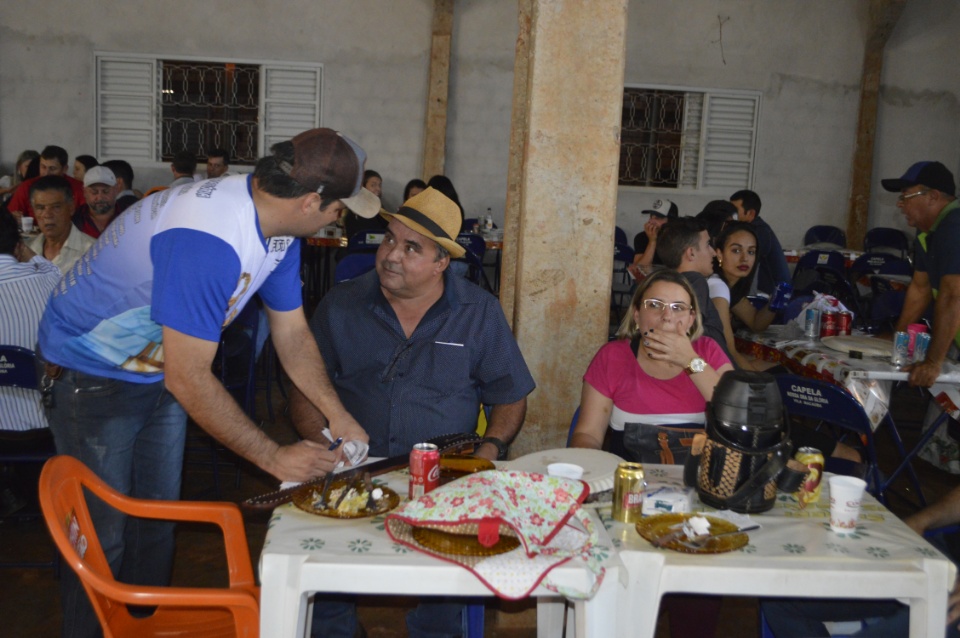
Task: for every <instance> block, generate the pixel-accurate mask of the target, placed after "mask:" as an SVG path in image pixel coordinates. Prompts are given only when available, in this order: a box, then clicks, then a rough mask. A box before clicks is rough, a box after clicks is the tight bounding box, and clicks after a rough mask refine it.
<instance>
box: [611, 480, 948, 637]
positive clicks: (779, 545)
mask: <svg viewBox="0 0 960 638" xmlns="http://www.w3.org/2000/svg"><path fill="white" fill-rule="evenodd" d="M681 471H682V468H681V467H679V466H658V465H647V466H646V475H647V481H648V482H651V483H653V482H658V483H666V484H676V485H679V484H681V482H682V481H681ZM698 508H699V509H704V510H706V511H708V512H709V511H710V508H705V507H702V508H701V507H699V506H698ZM829 510H830V505H829V488H828V486H827V485H824V487H823V492H822V494H821V498H820V502H819V503H817V504H815V505H811V506H808V507H807V509H806V510H800V509H799V507H798V506H797V503H796V501H795V500H794V499H793V497H792V496H788V495H783V494H781V495H780V498H779V499H778V501H777V503H776V505H775V506H774V508H773V510H771V511H769V512H764V513H762V514H754V515H752V516H751V518H753V519H754V520H755V521H756V522H758V523H760V524H761V525H762V529H760V530H757V531H753V532H750V533H749V537H750V542H749V544H748V545H747V546H746V547H744V548H742V549H740V550H737V551H734V552H729V553H726V554H711V555H692V554H681V553H679V552H675V551H671V550H665V549H655V548H654V547H653V546H652V545H651V544H650V543H648V542H647V541H646V540H644V539H643V538H642V537H640V535H639V534H638V533H637V532H636V530H635V529H634V527H633V526H632V525H626V524H623V523H616V522H612V521H609V520H605V523H606V525H607V526H608V531H609V533H610V536H611V537H612V538H613V541H614V545H616V546H617V547H618V550H619V553H620V560H621V561H622V563H623V565H624V567H625V569H626V573H627V587H626V589H625V590H623V591H622V594H621V600H620V603H619V605H618V610H619V614H620V622H619V627H618V628H619V631H618V634H617V635H619V636H631V637H633V638H636V637H640V638H643V637H650V638H652V636H653V635H654V633H655V629H656V622H657V611H658V608H659V605H660V599H661V598H662V597H663V596H664V594H668V593H703V594H718V595H727V596H756V597H766V596H787V597H798V598H802V597H810V598H872V599H883V598H893V599H898V600H900V601H901V602H903V603H905V604H908V605H909V606H910V636H911V638H919V637H922V636H930V637H933V636H943V632H944V623H945V620H946V613H947V592H948V590H949V589H950V587H952V586H953V582H954V578H955V577H956V568H955V567H954V565H953V563H952V562H951V561H950V560H948V559H947V558H946V557H944V556H943V555H942V554H941V553H940V552H939V551H937V550H936V549H935V548H934V547H933V546H931V545H930V544H929V543H927V542H926V541H925V540H924V539H923V538H921V537H920V536H918V535H917V534H916V533H914V532H913V530H911V529H910V528H909V527H907V526H906V525H905V524H904V523H903V522H901V521H900V520H899V519H898V518H897V517H896V516H894V515H893V514H892V513H890V512H889V511H888V510H887V509H886V508H884V507H883V506H882V505H881V504H879V503H878V502H877V501H876V500H875V499H874V498H873V497H871V496H870V495H869V494H867V495H865V498H864V505H863V509H862V512H861V517H860V521H859V523H858V526H857V529H856V531H855V532H854V533H852V534H846V535H840V534H836V533H834V532H832V531H831V530H830V526H829V519H830V511H829Z"/></svg>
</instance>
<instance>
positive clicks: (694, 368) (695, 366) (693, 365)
mask: <svg viewBox="0 0 960 638" xmlns="http://www.w3.org/2000/svg"><path fill="white" fill-rule="evenodd" d="M689 367H690V371H691V372H703V371H704V370H706V369H707V362H706V361H704V360H703V359H701V358H699V357H698V358H696V359H694V360H693V361H691V362H690V366H689Z"/></svg>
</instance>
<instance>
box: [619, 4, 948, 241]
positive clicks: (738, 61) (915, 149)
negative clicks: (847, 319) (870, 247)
mask: <svg viewBox="0 0 960 638" xmlns="http://www.w3.org/2000/svg"><path fill="white" fill-rule="evenodd" d="M867 4H868V3H866V2H853V1H845V2H836V1H835V0H805V1H803V2H799V1H793V2H791V1H786V2H762V1H759V0H758V1H753V2H745V1H744V2H716V1H713V0H686V1H685V2H683V3H672V2H669V1H668V0H650V1H646V2H632V3H631V5H630V31H629V42H628V55H627V68H626V82H628V83H653V84H674V85H683V86H694V87H704V88H722V89H751V90H759V91H761V92H762V95H763V98H762V99H763V106H762V112H761V121H760V131H759V138H758V146H757V164H756V170H755V174H754V190H755V191H757V192H758V193H759V194H760V196H761V199H762V200H763V210H762V213H761V214H762V216H763V217H764V218H765V219H767V221H768V222H769V223H770V224H771V225H772V226H773V227H774V229H775V230H776V231H777V233H778V235H779V236H780V239H781V243H783V244H784V246H792V245H799V244H800V243H802V238H803V232H804V231H805V230H806V228H808V227H809V226H811V225H813V224H818V223H820V224H833V225H838V226H840V227H845V226H846V214H847V208H848V200H849V195H850V187H851V164H852V159H853V152H854V142H855V134H856V126H857V108H858V104H859V88H860V87H859V84H860V75H861V66H862V60H863V48H864V38H865V33H866V23H867V14H866V6H867ZM718 16H719V19H722V20H724V23H723V27H722V39H721V37H720V28H719V25H718ZM958 28H960V3H957V2H955V1H954V0H911V2H909V3H907V8H906V10H905V11H904V14H903V16H902V17H901V19H900V23H899V24H898V26H897V28H896V30H895V31H894V33H893V36H892V38H891V39H890V42H889V44H888V46H887V55H886V59H885V68H884V74H883V80H882V81H883V86H882V91H881V103H880V112H879V117H880V123H879V126H878V130H877V137H876V165H875V175H874V179H873V183H874V188H873V197H872V198H871V212H870V224H871V225H886V226H897V227H901V228H904V229H906V225H905V224H903V223H902V221H901V218H900V215H899V213H898V212H897V211H896V208H895V206H894V205H893V204H894V198H893V196H892V195H888V194H886V193H885V192H884V191H882V189H881V188H880V185H879V180H880V178H881V177H894V176H899V175H900V174H902V173H903V171H904V170H906V168H907V167H908V166H909V165H910V164H911V163H912V162H914V161H917V160H920V159H939V160H941V161H943V162H944V163H946V165H947V166H948V167H950V168H951V169H952V170H954V171H955V172H956V169H957V168H958V161H957V160H958V153H957V147H958V146H957V142H958V141H960V135H958V117H957V116H958V109H957V97H958V89H960V74H958V73H957V72H956V55H955V53H954V50H955V44H954V42H955V37H954V34H955V33H956V32H957V30H958ZM721 41H722V53H721V45H720V43H721ZM724 58H725V63H724ZM729 195H730V193H704V194H703V195H691V194H689V193H687V194H678V193H675V192H669V191H665V190H664V189H659V190H655V189H638V188H630V189H621V197H620V201H619V203H618V221H619V223H620V225H621V226H623V227H624V228H625V229H627V230H628V234H629V235H630V236H631V237H632V235H633V232H635V230H639V229H640V227H641V226H642V222H643V221H644V216H642V215H641V214H640V213H639V211H640V210H642V209H643V208H644V207H646V206H649V204H650V203H651V202H652V200H653V199H655V198H656V197H657V196H665V197H669V198H671V199H675V201H676V202H677V204H678V206H679V207H680V210H681V213H682V214H696V213H697V212H699V211H700V210H701V209H702V207H703V205H704V204H705V203H706V202H707V201H709V200H710V199H714V198H716V197H721V198H724V199H725V198H726V197H728V196H729Z"/></svg>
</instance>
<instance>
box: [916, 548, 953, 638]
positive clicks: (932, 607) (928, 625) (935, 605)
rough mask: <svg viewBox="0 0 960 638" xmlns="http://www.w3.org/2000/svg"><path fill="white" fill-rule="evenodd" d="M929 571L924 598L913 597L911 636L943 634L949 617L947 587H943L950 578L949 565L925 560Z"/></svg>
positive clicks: (926, 570)
mask: <svg viewBox="0 0 960 638" xmlns="http://www.w3.org/2000/svg"><path fill="white" fill-rule="evenodd" d="M923 569H924V571H925V572H926V573H927V580H926V585H927V592H926V596H925V597H923V598H911V599H910V600H909V601H907V602H908V604H909V605H910V638H923V637H926V636H938V637H939V636H943V631H944V626H945V623H946V619H947V596H948V591H947V589H948V588H949V587H950V586H952V583H951V584H950V585H948V586H947V589H945V588H944V587H943V583H944V582H946V581H948V580H949V575H950V571H949V565H948V563H946V562H944V561H942V560H941V561H932V560H925V561H924V565H923Z"/></svg>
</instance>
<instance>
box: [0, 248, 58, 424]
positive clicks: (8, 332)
mask: <svg viewBox="0 0 960 638" xmlns="http://www.w3.org/2000/svg"><path fill="white" fill-rule="evenodd" d="M60 276H61V275H60V269H59V268H57V267H56V266H54V265H53V264H52V263H50V262H49V261H47V260H46V259H44V258H43V257H40V256H36V257H34V258H33V259H31V260H30V261H29V262H27V263H25V264H22V263H20V262H18V261H17V260H16V259H15V258H14V257H13V255H0V344H3V345H7V346H20V347H21V348H28V349H30V350H36V347H37V328H38V327H39V326H40V317H41V316H42V315H43V310H44V308H46V306H47V300H48V299H49V298H50V293H51V291H53V289H54V288H56V286H57V284H58V283H59V282H60ZM45 427H47V419H46V417H45V416H44V414H43V407H42V406H41V405H40V393H39V392H36V391H35V390H28V389H25V388H4V387H0V430H33V429H37V428H45Z"/></svg>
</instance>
